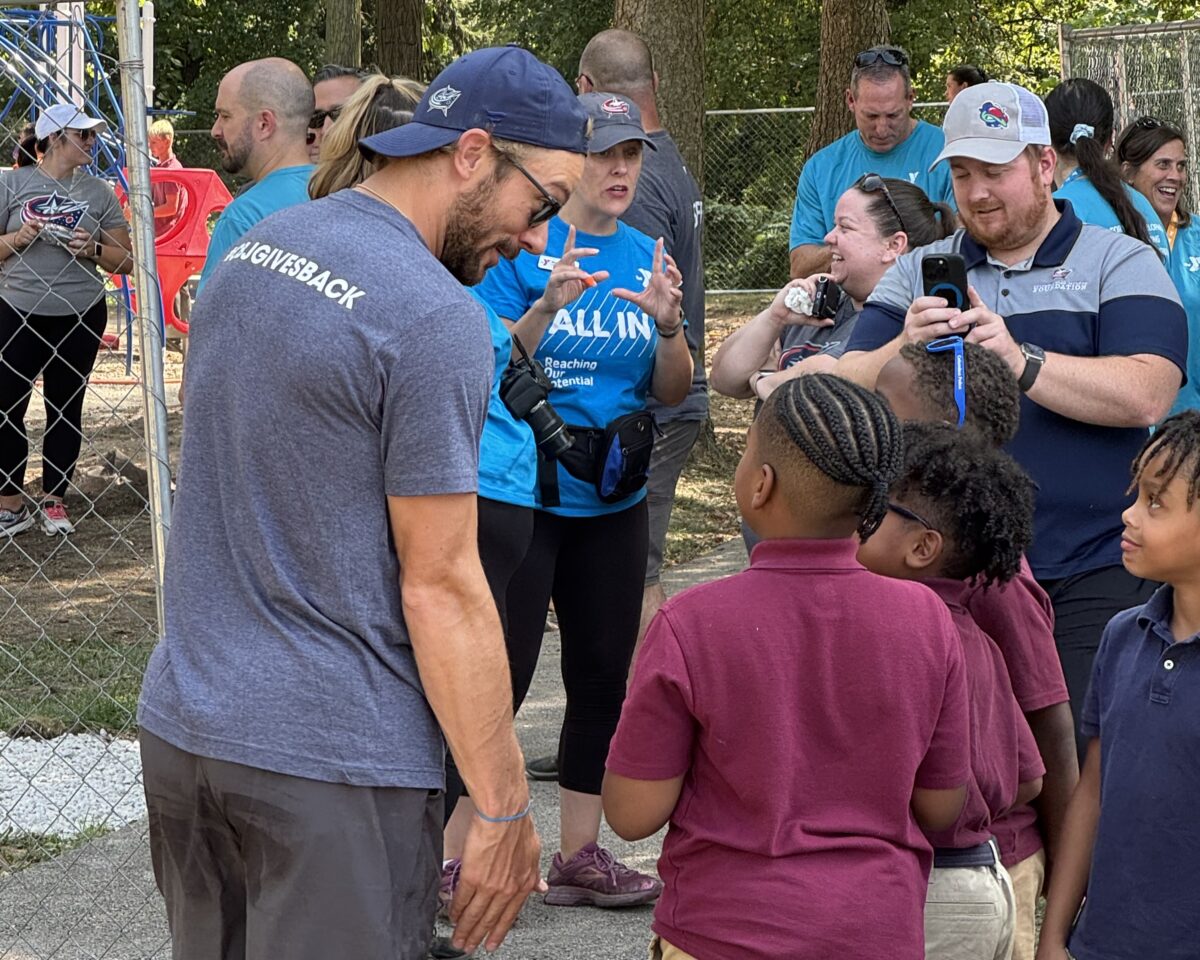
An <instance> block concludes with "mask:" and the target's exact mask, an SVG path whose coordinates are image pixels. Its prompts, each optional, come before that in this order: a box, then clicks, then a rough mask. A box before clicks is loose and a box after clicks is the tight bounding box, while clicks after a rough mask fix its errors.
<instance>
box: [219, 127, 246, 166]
mask: <svg viewBox="0 0 1200 960" xmlns="http://www.w3.org/2000/svg"><path fill="white" fill-rule="evenodd" d="M251 148H252V144H251V142H250V131H248V130H242V131H241V132H240V133H239V134H238V135H237V136H236V137H235V138H234V139H233V140H226V141H225V149H224V150H222V151H221V169H222V170H224V171H225V172H226V173H239V172H241V170H242V168H243V167H245V166H246V161H247V160H249V159H250V150H251Z"/></svg>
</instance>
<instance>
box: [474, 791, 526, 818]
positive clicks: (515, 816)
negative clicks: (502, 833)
mask: <svg viewBox="0 0 1200 960" xmlns="http://www.w3.org/2000/svg"><path fill="white" fill-rule="evenodd" d="M532 809H533V797H530V798H529V802H528V803H527V804H525V809H524V810H522V811H521V812H520V813H514V814H513V815H512V816H508V817H489V816H488V815H487V814H485V813H480V812H479V811H478V810H476V811H475V816H477V817H478V818H479V819H480V820H482V821H483V822H484V823H513V822H514V821H517V820H524V819H525V818H526V817H527V816H529V811H530V810H532Z"/></svg>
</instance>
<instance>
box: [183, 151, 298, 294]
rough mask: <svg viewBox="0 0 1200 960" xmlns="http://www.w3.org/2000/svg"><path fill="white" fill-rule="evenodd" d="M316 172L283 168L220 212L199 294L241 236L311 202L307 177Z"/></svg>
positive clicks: (198, 287) (210, 241) (270, 174)
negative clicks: (278, 212) (288, 209)
mask: <svg viewBox="0 0 1200 960" xmlns="http://www.w3.org/2000/svg"><path fill="white" fill-rule="evenodd" d="M316 169H317V168H316V167H314V166H313V165H312V164H311V163H306V164H302V165H301V166H298V167H280V168H279V169H278V170H272V171H271V172H270V173H268V174H267V175H266V176H265V177H263V178H262V179H261V180H259V181H258V183H256V184H254V186H252V187H250V188H249V189H247V190H245V191H243V192H242V193H240V194H238V196H237V197H236V198H235V199H234V200H233V202H231V203H230V204H229V206H227V207H226V208H225V209H224V210H223V211H222V212H221V216H219V217H218V218H217V223H216V226H214V227H213V232H212V237H210V238H209V241H208V254H207V256H206V257H205V259H204V269H203V270H202V271H201V272H200V282H199V283H198V284H197V285H196V292H197V293H199V291H201V290H203V289H204V285H205V284H206V283H208V278H209V277H211V276H212V272H213V271H214V270H215V269H216V268H217V264H218V263H220V262H221V258H222V257H224V256H225V251H226V250H228V249H229V248H230V247H232V246H233V245H234V244H235V243H237V242H238V240H240V239H241V238H242V234H244V233H245V232H246V231H247V230H249V229H250V228H251V227H253V226H255V225H256V224H257V223H258V222H259V221H260V220H263V219H265V218H267V217H269V216H270V215H271V214H273V213H274V212H275V211H276V210H282V209H283V208H284V207H291V206H295V205H296V204H297V203H304V202H306V201H307V200H308V199H309V196H308V178H309V177H311V176H312V173H313V171H314V170H316Z"/></svg>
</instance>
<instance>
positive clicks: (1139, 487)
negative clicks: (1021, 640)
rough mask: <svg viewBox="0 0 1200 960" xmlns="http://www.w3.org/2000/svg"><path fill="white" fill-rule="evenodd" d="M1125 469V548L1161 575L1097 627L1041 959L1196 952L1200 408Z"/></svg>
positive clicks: (1134, 568)
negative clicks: (1081, 748) (1083, 751)
mask: <svg viewBox="0 0 1200 960" xmlns="http://www.w3.org/2000/svg"><path fill="white" fill-rule="evenodd" d="M1133 479H1134V482H1133V484H1132V486H1131V489H1136V491H1137V499H1136V500H1135V501H1134V503H1133V506H1131V507H1129V509H1127V510H1126V511H1125V512H1124V514H1122V516H1121V519H1122V520H1123V521H1124V523H1125V532H1124V535H1123V536H1122V537H1121V552H1122V555H1123V556H1122V559H1123V561H1124V563H1125V567H1126V569H1128V570H1129V572H1130V573H1132V574H1133V575H1134V576H1137V577H1144V578H1146V579H1148V580H1158V581H1162V583H1163V586H1161V587H1159V589H1158V590H1157V591H1156V592H1155V593H1154V595H1153V596H1152V597H1151V598H1150V599H1149V600H1148V601H1147V602H1146V603H1145V604H1143V605H1142V606H1140V607H1134V608H1133V609H1131V610H1126V611H1124V612H1122V613H1119V614H1117V615H1116V616H1115V617H1113V618H1112V620H1111V621H1109V624H1108V627H1107V628H1106V629H1105V631H1104V636H1103V638H1102V639H1101V641H1100V649H1099V651H1098V652H1097V654H1096V663H1095V666H1094V667H1093V669H1092V683H1091V687H1090V689H1089V690H1088V695H1087V699H1086V700H1085V702H1084V708H1083V717H1082V718H1081V724H1080V726H1081V728H1082V730H1083V732H1084V734H1086V735H1087V736H1088V737H1089V742H1088V748H1087V758H1086V760H1085V761H1084V765H1083V774H1082V775H1081V777H1080V779H1079V786H1078V787H1077V788H1076V790H1075V794H1074V796H1073V797H1072V798H1071V805H1070V807H1069V808H1068V810H1067V824H1066V828H1065V829H1064V832H1063V849H1062V852H1061V853H1060V854H1059V857H1058V862H1057V864H1056V866H1055V868H1054V874H1053V876H1052V877H1051V880H1050V894H1049V900H1048V903H1047V906H1046V919H1045V922H1044V924H1043V926H1042V942H1041V945H1040V946H1039V947H1038V954H1037V955H1038V960H1065V958H1066V957H1068V956H1070V957H1074V958H1075V960H1127V958H1136V960H1143V958H1147V960H1148V958H1153V960H1184V958H1187V960H1195V958H1196V957H1197V956H1200V831H1197V827H1196V824H1197V809H1198V808H1200V412H1197V411H1195V410H1191V411H1188V412H1186V413H1181V414H1178V415H1177V416H1174V417H1171V418H1170V419H1169V420H1167V421H1166V422H1165V423H1164V424H1163V425H1162V427H1161V428H1160V429H1159V430H1157V431H1156V432H1155V433H1154V435H1153V436H1152V437H1151V438H1150V439H1149V440H1148V441H1147V442H1146V444H1145V445H1144V446H1143V447H1142V450H1141V452H1140V453H1139V454H1138V456H1137V458H1136V459H1135V460H1134V463H1133ZM1085 893H1086V899H1085V898H1084V896H1085ZM1081 901H1082V902H1083V910H1082V912H1079V904H1080V902H1081ZM1077 912H1078V919H1076V914H1077ZM1072 924H1074V929H1073V930H1072ZM1068 949H1069V951H1070V952H1069V953H1068Z"/></svg>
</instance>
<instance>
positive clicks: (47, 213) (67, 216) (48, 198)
mask: <svg viewBox="0 0 1200 960" xmlns="http://www.w3.org/2000/svg"><path fill="white" fill-rule="evenodd" d="M87 212H88V205H87V203H86V201H83V200H72V199H71V198H70V197H64V196H63V195H62V194H60V193H59V192H58V191H57V190H56V191H55V192H54V193H51V194H44V195H43V196H40V197H31V198H30V199H28V200H26V201H25V205H24V207H22V209H21V221H22V222H23V223H40V224H42V225H43V226H45V225H47V224H52V225H53V226H56V227H63V228H64V229H66V230H74V229H75V228H76V227H77V226H79V223H80V221H81V220H83V215H84V214H85V213H87Z"/></svg>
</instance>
